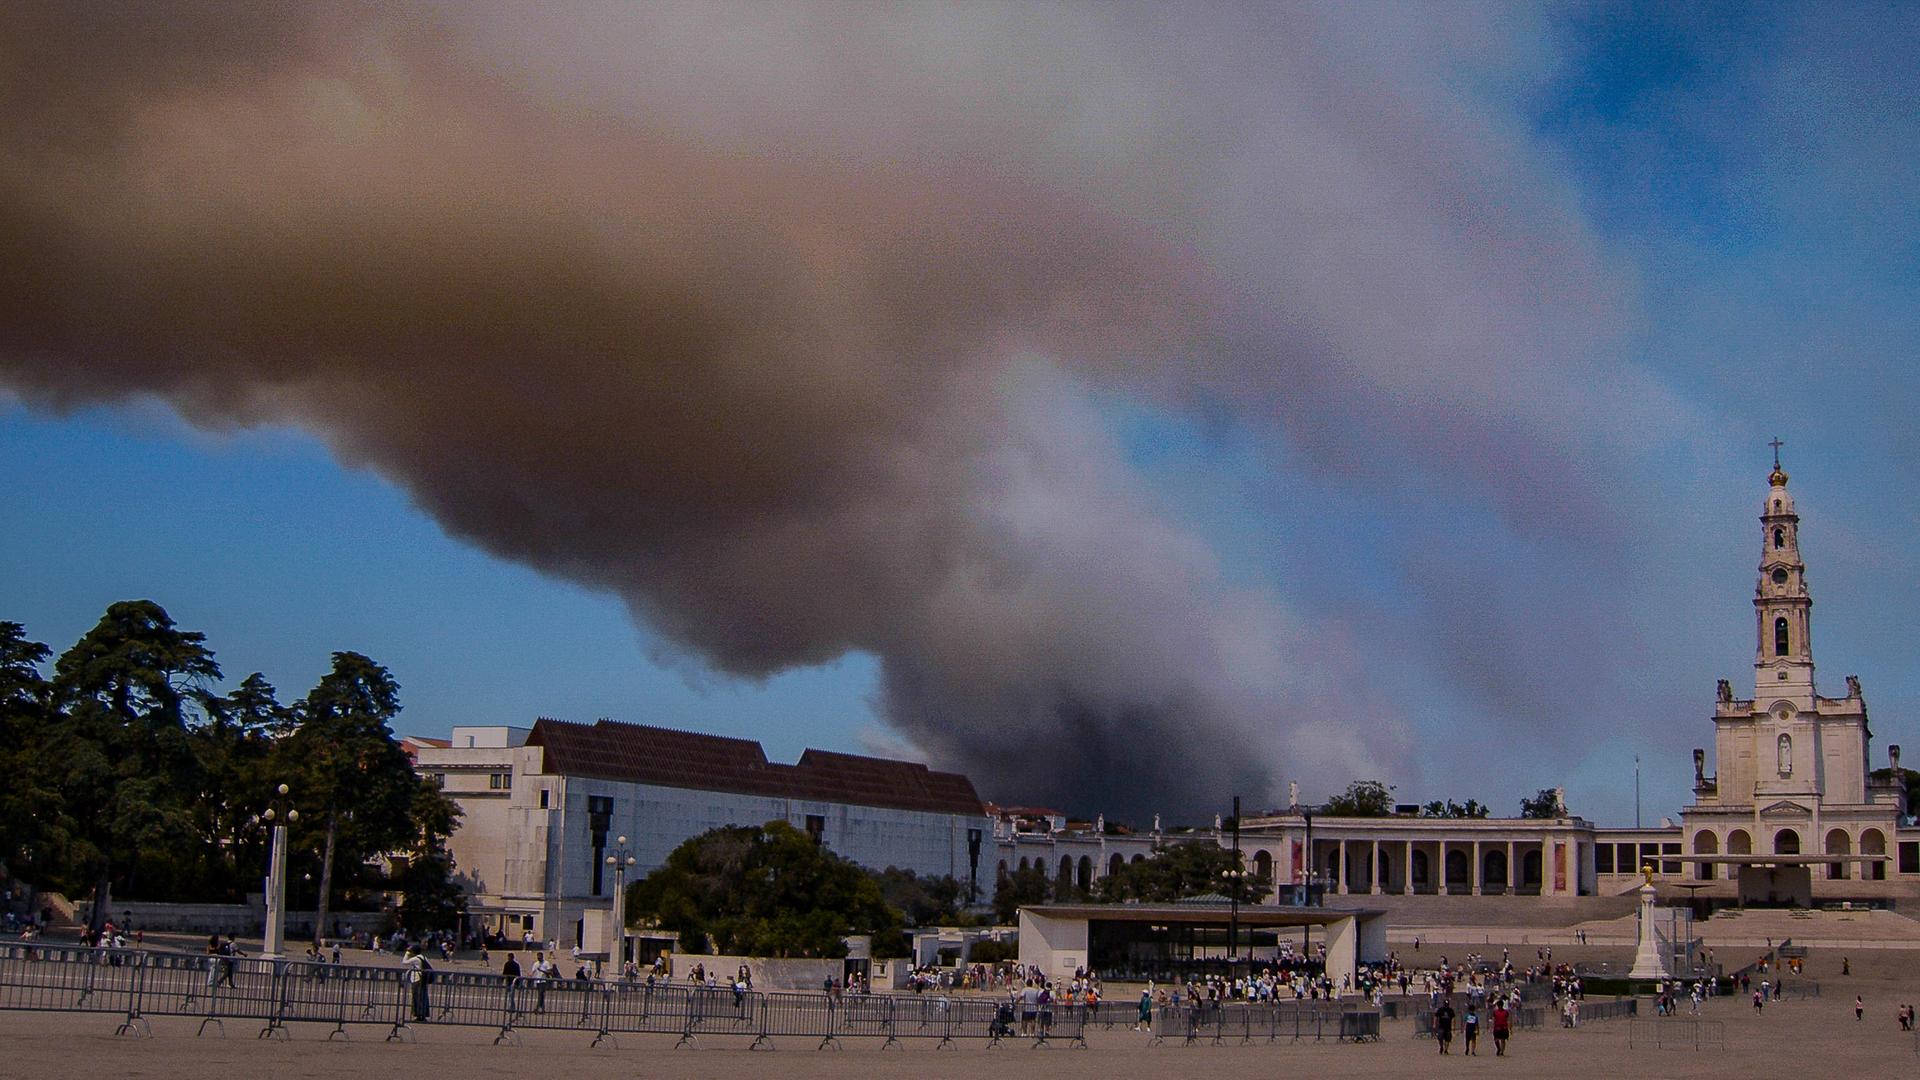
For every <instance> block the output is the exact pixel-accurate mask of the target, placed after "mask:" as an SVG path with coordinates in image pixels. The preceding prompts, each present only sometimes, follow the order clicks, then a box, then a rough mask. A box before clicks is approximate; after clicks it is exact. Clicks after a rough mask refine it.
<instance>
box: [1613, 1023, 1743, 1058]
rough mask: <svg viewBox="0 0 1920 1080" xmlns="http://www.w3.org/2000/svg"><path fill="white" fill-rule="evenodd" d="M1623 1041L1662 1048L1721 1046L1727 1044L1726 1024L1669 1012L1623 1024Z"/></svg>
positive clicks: (1721, 1047) (1632, 1044)
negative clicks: (1625, 1035)
mask: <svg viewBox="0 0 1920 1080" xmlns="http://www.w3.org/2000/svg"><path fill="white" fill-rule="evenodd" d="M1627 1045H1628V1046H1629V1047H1645V1046H1651V1047H1656V1048H1659V1049H1663V1050H1724V1049H1726V1047H1727V1025H1726V1023H1725V1022H1723V1021H1720V1020H1693V1019H1686V1018H1681V1017H1673V1016H1667V1017H1660V1018H1658V1019H1652V1018H1638V1019H1635V1020H1633V1021H1632V1022H1630V1023H1629V1024H1628V1025H1627Z"/></svg>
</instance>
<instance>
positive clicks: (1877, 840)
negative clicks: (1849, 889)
mask: <svg viewBox="0 0 1920 1080" xmlns="http://www.w3.org/2000/svg"><path fill="white" fill-rule="evenodd" d="M1886 853H1887V836H1886V834H1885V833H1883V832H1881V831H1880V830H1879V829H1867V830H1864V831H1862V832H1861V833H1860V854H1862V855H1885V854H1886ZM1860 877H1861V880H1863V881H1864V880H1872V881H1885V880H1887V864H1886V863H1885V862H1883V861H1881V860H1878V859H1876V860H1874V861H1873V862H1870V863H1861V864H1860Z"/></svg>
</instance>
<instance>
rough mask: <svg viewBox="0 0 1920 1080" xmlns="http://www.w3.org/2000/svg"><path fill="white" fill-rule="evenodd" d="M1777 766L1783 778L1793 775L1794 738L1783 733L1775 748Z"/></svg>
mask: <svg viewBox="0 0 1920 1080" xmlns="http://www.w3.org/2000/svg"><path fill="white" fill-rule="evenodd" d="M1774 750H1775V752H1774V757H1775V759H1776V760H1775V764H1776V765H1777V766H1778V767H1779V769H1780V775H1781V776H1792V775H1793V736H1791V735H1787V734H1785V733H1782V734H1781V736H1780V738H1779V739H1778V740H1777V742H1776V745H1775V748H1774Z"/></svg>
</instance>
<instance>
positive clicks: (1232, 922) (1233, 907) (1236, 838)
mask: <svg viewBox="0 0 1920 1080" xmlns="http://www.w3.org/2000/svg"><path fill="white" fill-rule="evenodd" d="M1245 875H1246V871H1245V870H1242V869H1241V868H1240V796H1238V795H1235V796H1234V797H1233V864H1232V865H1231V866H1229V867H1227V869H1225V870H1222V871H1220V876H1221V877H1223V878H1226V879H1227V903H1228V912H1229V914H1228V915H1227V965H1228V970H1229V971H1231V970H1232V965H1233V962H1234V961H1235V960H1237V959H1239V958H1240V879H1241V878H1242V877H1244V876H1245Z"/></svg>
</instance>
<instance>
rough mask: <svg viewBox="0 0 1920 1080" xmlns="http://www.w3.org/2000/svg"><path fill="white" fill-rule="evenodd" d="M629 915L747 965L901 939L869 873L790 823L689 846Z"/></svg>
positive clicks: (645, 882) (643, 891)
mask: <svg viewBox="0 0 1920 1080" xmlns="http://www.w3.org/2000/svg"><path fill="white" fill-rule="evenodd" d="M627 910H628V911H629V912H631V913H632V914H633V917H634V918H636V919H640V920H647V921H651V922H653V923H654V924H655V925H657V926H660V927H662V928H664V929H668V930H674V931H677V932H678V933H679V934H680V940H681V942H682V943H683V944H685V945H686V946H687V947H688V948H689V949H696V948H699V947H700V945H701V944H703V943H711V945H712V946H713V947H714V948H716V949H717V950H718V951H720V952H724V953H737V954H742V955H748V956H776V957H787V956H817V957H838V956H845V955H846V954H847V947H846V941H845V938H846V937H847V936H848V935H851V934H872V935H874V941H875V945H876V947H879V946H883V945H886V944H887V943H889V942H892V941H896V940H897V939H898V938H899V936H900V930H901V918H900V914H899V912H897V911H894V910H893V909H892V908H889V907H888V906H887V903H886V901H885V900H884V899H883V898H882V897H881V895H880V885H879V883H878V882H877V881H876V880H875V879H874V877H873V876H872V875H871V874H869V873H868V872H867V871H866V870H864V869H863V868H861V867H860V866H858V865H857V864H855V863H853V862H850V861H848V860H847V859H845V858H842V857H841V856H839V855H835V854H834V853H833V852H831V851H828V850H827V849H826V848H824V847H822V846H821V845H819V844H816V843H814V841H813V839H812V838H811V837H809V836H808V835H807V834H805V833H803V832H801V831H800V830H798V829H796V828H794V827H793V826H792V825H790V824H788V823H787V822H784V821H769V822H767V823H766V824H765V825H762V826H760V827H758V828H754V827H750V826H730V827H727V828H720V829H713V830H710V831H708V832H704V833H701V834H700V835H699V836H695V837H692V838H691V839H688V840H686V841H685V842H683V843H682V844H681V845H680V846H679V847H676V848H674V849H673V851H672V852H671V853H669V854H668V855H667V859H666V862H665V863H663V864H662V865H661V866H660V867H659V868H658V869H656V870H654V871H653V872H652V873H650V874H648V875H647V876H646V877H645V878H642V879H641V880H639V881H637V882H635V883H634V884H633V885H632V886H631V887H630V888H629V889H628V904H627Z"/></svg>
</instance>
